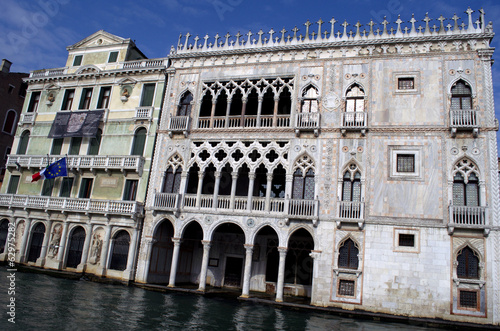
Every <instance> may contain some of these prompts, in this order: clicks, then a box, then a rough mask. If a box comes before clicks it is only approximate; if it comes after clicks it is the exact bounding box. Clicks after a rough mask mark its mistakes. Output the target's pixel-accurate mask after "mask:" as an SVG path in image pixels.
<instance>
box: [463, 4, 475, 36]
mask: <svg viewBox="0 0 500 331" xmlns="http://www.w3.org/2000/svg"><path fill="white" fill-rule="evenodd" d="M465 12H466V13H467V15H468V16H469V25H468V26H467V31H468V32H471V31H472V29H473V28H474V26H473V25H472V13H473V12H474V11H473V10H472V9H470V7H469V8H467V10H466V11H465Z"/></svg>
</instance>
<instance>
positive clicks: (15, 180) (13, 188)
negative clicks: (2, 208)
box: [7, 176, 20, 194]
mask: <svg viewBox="0 0 500 331" xmlns="http://www.w3.org/2000/svg"><path fill="white" fill-rule="evenodd" d="M19 178H20V176H10V181H9V187H7V193H8V194H16V193H17V186H18V185H19Z"/></svg>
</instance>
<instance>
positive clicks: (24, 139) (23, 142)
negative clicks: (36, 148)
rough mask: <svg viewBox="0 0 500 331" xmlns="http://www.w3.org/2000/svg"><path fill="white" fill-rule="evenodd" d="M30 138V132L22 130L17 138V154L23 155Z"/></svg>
mask: <svg viewBox="0 0 500 331" xmlns="http://www.w3.org/2000/svg"><path fill="white" fill-rule="evenodd" d="M29 140H30V132H29V131H24V132H23V133H22V134H21V137H20V138H19V145H18V146H17V154H19V155H24V154H26V150H27V149H28V142H29Z"/></svg>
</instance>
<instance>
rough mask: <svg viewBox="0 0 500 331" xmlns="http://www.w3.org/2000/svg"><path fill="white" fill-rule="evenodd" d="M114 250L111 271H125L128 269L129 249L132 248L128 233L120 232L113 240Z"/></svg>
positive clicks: (110, 265)
mask: <svg viewBox="0 0 500 331" xmlns="http://www.w3.org/2000/svg"><path fill="white" fill-rule="evenodd" d="M113 240H114V242H113V249H112V251H111V262H110V264H109V269H113V270H125V269H126V268H127V258H128V248H129V246H130V235H129V234H128V232H127V231H125V230H121V231H118V232H117V233H116V235H115V237H114V238H113Z"/></svg>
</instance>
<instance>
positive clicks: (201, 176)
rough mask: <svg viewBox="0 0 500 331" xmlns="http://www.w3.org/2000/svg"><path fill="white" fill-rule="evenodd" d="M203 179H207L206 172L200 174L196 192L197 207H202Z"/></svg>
mask: <svg viewBox="0 0 500 331" xmlns="http://www.w3.org/2000/svg"><path fill="white" fill-rule="evenodd" d="M203 177H205V173H204V172H198V188H197V190H196V207H197V208H200V206H201V190H202V189H203Z"/></svg>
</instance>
